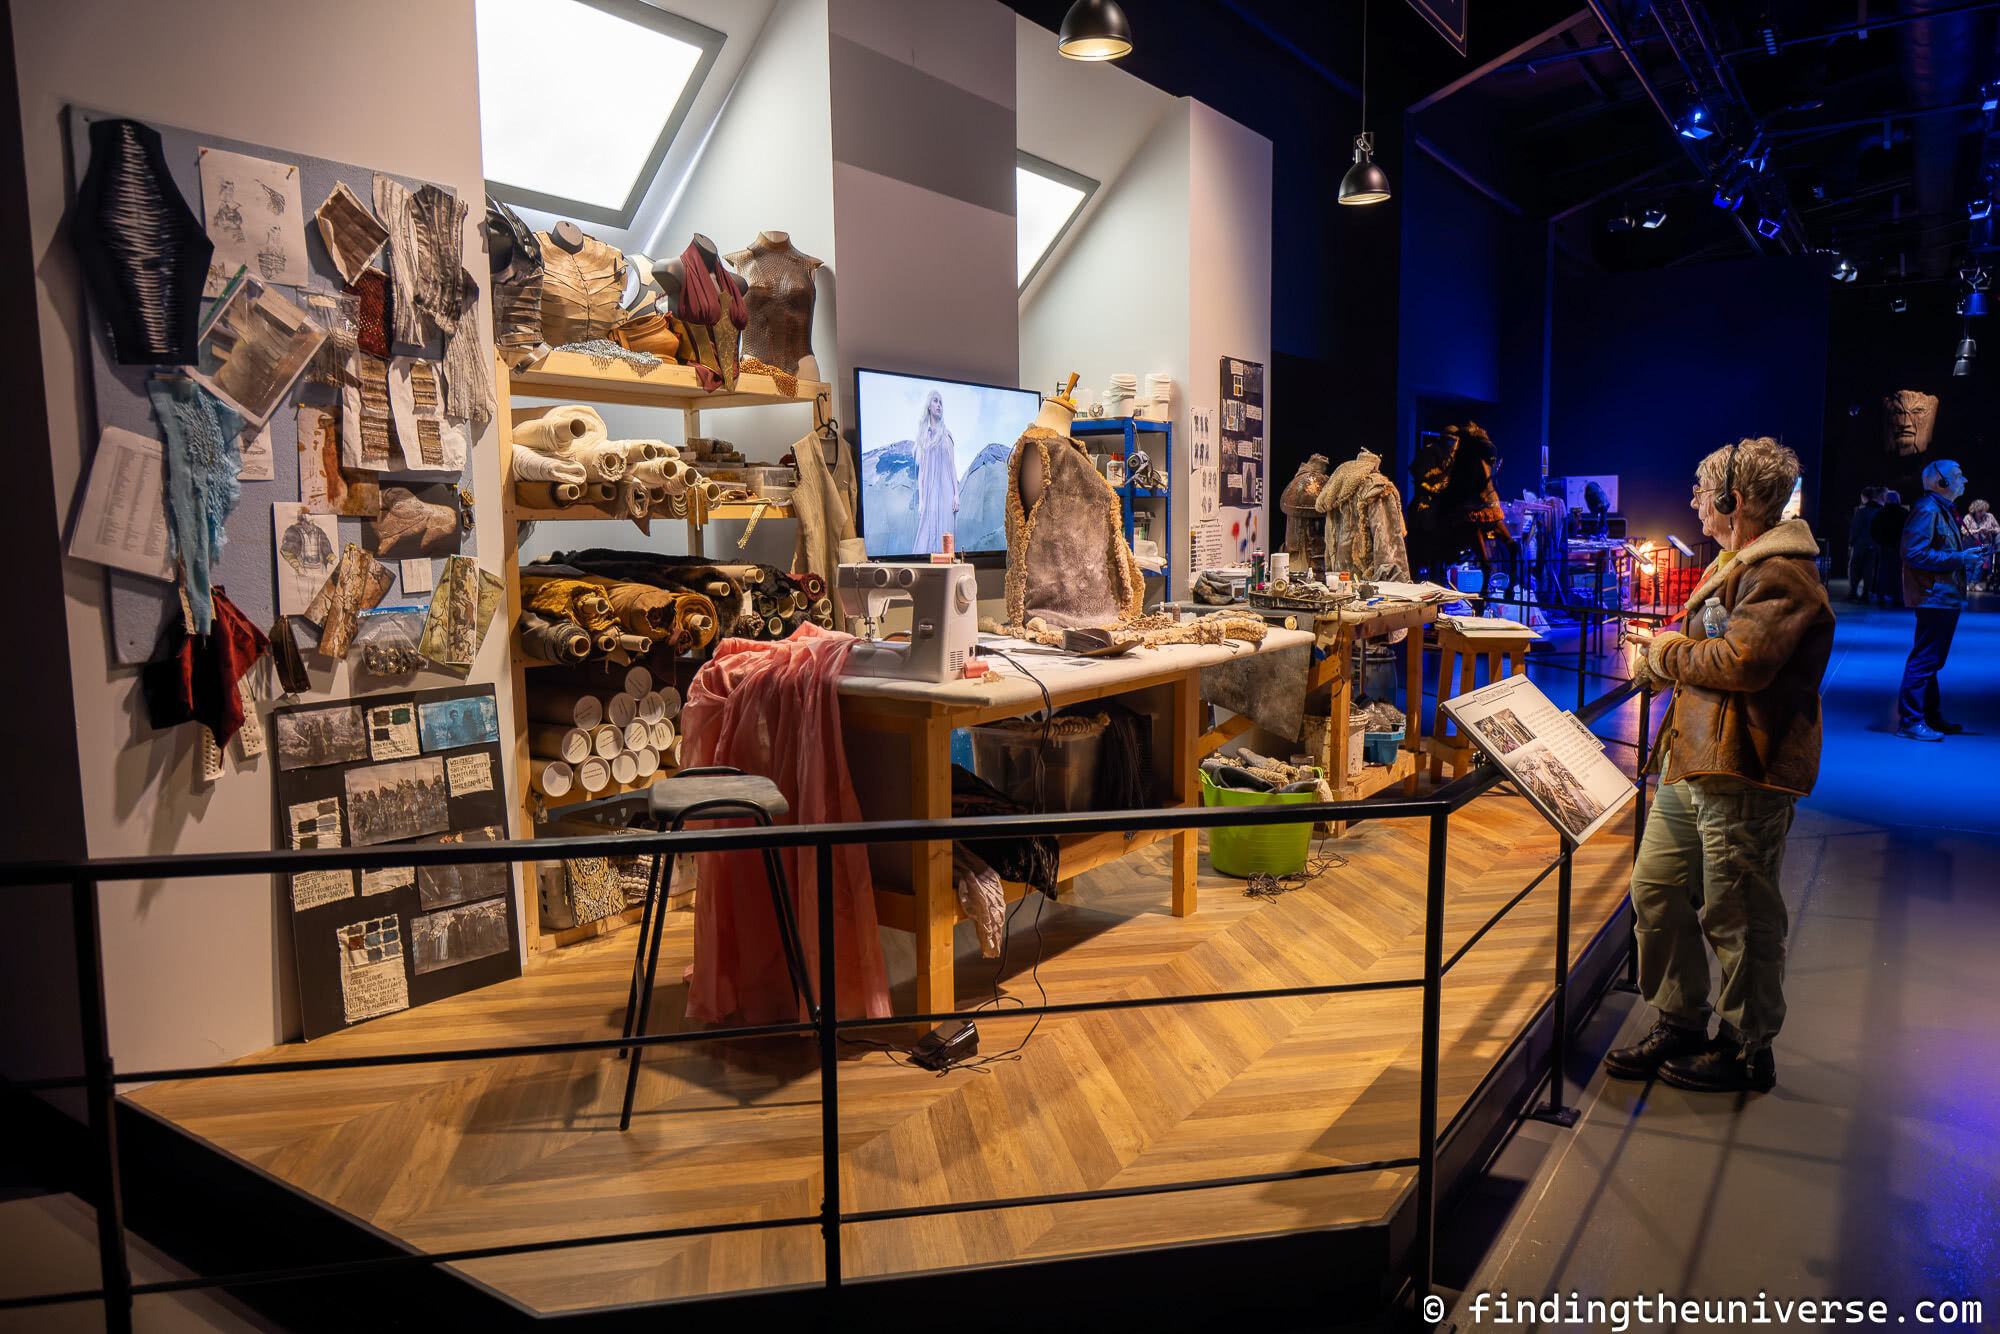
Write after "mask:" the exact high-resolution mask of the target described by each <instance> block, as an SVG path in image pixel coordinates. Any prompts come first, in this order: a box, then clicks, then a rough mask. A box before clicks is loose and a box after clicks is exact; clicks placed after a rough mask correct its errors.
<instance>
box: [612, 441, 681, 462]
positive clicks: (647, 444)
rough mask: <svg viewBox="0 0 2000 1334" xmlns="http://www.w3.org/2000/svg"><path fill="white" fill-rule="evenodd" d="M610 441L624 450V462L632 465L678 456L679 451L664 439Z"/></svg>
mask: <svg viewBox="0 0 2000 1334" xmlns="http://www.w3.org/2000/svg"><path fill="white" fill-rule="evenodd" d="M610 443H611V444H613V445H615V446H616V447H618V448H619V449H622V450H624V451H625V462H626V463H628V464H630V465H632V466H633V467H637V466H638V465H639V464H641V463H647V462H652V461H655V460H659V459H671V458H679V457H680V451H679V450H677V449H675V448H674V447H673V446H672V445H670V444H668V443H667V442H666V441H664V440H613V441H611V442H610Z"/></svg>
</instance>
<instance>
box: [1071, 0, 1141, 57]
mask: <svg viewBox="0 0 2000 1334" xmlns="http://www.w3.org/2000/svg"><path fill="white" fill-rule="evenodd" d="M1056 50H1058V51H1060V52H1062V53H1063V54H1064V55H1066V56H1068V57H1069V58H1070V59H1071V60H1116V59H1118V58H1119V57H1120V56H1127V55H1130V54H1131V53H1132V25H1131V24H1130V23H1128V22H1126V21H1125V11H1124V10H1122V9H1120V8H1119V7H1118V0H1076V3H1075V4H1073V5H1071V6H1070V7H1069V13H1067V14H1065V15H1063V21H1062V28H1061V29H1060V30H1059V31H1058V32H1057V33H1056Z"/></svg>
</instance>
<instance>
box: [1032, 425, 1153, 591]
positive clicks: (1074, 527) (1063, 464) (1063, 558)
mask: <svg viewBox="0 0 2000 1334" xmlns="http://www.w3.org/2000/svg"><path fill="white" fill-rule="evenodd" d="M1024 472H1026V473H1027V474H1029V476H1030V478H1031V479H1038V480H1039V483H1040V486H1039V490H1038V491H1037V492H1036V495H1035V499H1034V501H1033V502H1032V503H1030V502H1029V501H1027V500H1026V499H1024V498H1023V496H1022V494H1021V480H1022V475H1023V473H1024ZM1031 489H1032V488H1031ZM1006 592H1007V622H1008V624H1009V625H1017V626H1025V625H1027V624H1028V623H1029V622H1030V621H1031V620H1040V621H1042V622H1043V623H1044V624H1046V625H1048V626H1051V627H1055V628H1059V629H1060V628H1065V627H1073V628H1100V627H1104V626H1112V625H1117V624H1120V623H1122V622H1126V621H1130V620H1133V619H1135V618H1136V617H1138V615H1139V613H1140V612H1141V611H1143V610H1144V609H1145V598H1146V579H1145V574H1144V572H1143V571H1142V570H1141V569H1140V568H1139V562H1138V559H1137V558H1136V557H1134V556H1133V555H1132V548H1131V547H1130V546H1128V545H1126V542H1125V524H1124V518H1123V515H1122V514H1121V512H1120V510H1119V506H1118V493H1117V492H1115V491H1113V490H1112V489H1111V484H1110V483H1109V482H1107V481H1105V480H1104V478H1103V476H1102V475H1101V474H1099V473H1098V471H1097V469H1096V468H1094V467H1092V466H1091V462H1090V456H1089V455H1088V454H1085V453H1084V452H1083V450H1082V449H1081V448H1080V447H1079V446H1078V445H1077V443H1076V442H1075V441H1074V440H1071V439H1070V438H1069V437H1068V436H1066V435H1060V434H1058V433H1057V432H1055V431H1051V430H1048V429H1047V428H1045V427H1040V426H1030V427H1029V428H1028V429H1027V430H1026V431H1024V432H1022V433H1021V438H1020V439H1019V440H1017V441H1015V443H1014V452H1013V454H1012V455H1011V456H1010V457H1009V458H1008V460H1007V588H1006Z"/></svg>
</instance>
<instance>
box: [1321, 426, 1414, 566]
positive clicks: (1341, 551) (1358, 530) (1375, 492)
mask: <svg viewBox="0 0 2000 1334" xmlns="http://www.w3.org/2000/svg"><path fill="white" fill-rule="evenodd" d="M1317 504H1318V506H1319V512H1320V513H1321V514H1323V515H1325V516H1326V567H1327V569H1328V570H1330V571H1336V572H1341V571H1344V572H1346V573H1348V574H1352V575H1353V576H1354V577H1355V578H1357V579H1396V580H1407V579H1408V578H1409V577H1410V557H1409V553H1408V552H1407V551H1405V550H1404V547H1403V537H1404V531H1405V530H1404V528H1403V501H1402V497H1400V496H1399V495H1397V494H1396V487H1395V484H1394V483H1393V482H1391V481H1390V480H1389V479H1388V478H1386V477H1384V476H1383V475H1382V460H1381V457H1380V456H1379V455H1376V454H1371V453H1369V452H1368V451H1367V450H1365V449H1364V450H1362V451H1361V452H1360V453H1359V454H1357V455H1355V456H1354V457H1353V458H1351V459H1349V460H1348V461H1347V462H1345V463H1343V464H1341V465H1340V466H1339V467H1337V468H1335V469H1334V470H1333V475H1332V476H1331V477H1329V478H1328V479H1327V481H1326V484H1325V485H1324V486H1322V487H1321V488H1320V489H1319V499H1318V501H1317Z"/></svg>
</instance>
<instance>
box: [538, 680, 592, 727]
mask: <svg viewBox="0 0 2000 1334" xmlns="http://www.w3.org/2000/svg"><path fill="white" fill-rule="evenodd" d="M528 718H529V720H530V721H531V722H538V723H556V724H558V725H560V726H563V727H581V728H583V729H584V730H585V731H589V730H590V729H591V728H593V727H595V726H597V725H598V724H599V723H601V722H603V721H604V701H602V700H600V699H599V698H598V697H597V696H595V695H593V694H591V693H590V692H589V691H588V690H577V689H574V688H573V687H570V686H531V687H530V688H529V690H528Z"/></svg>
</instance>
